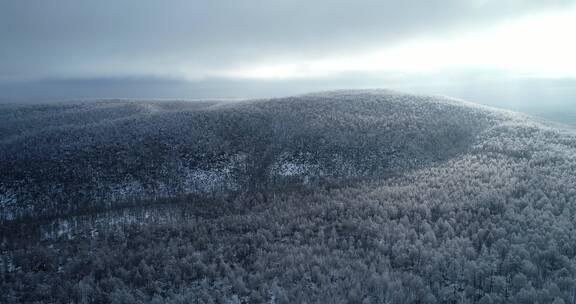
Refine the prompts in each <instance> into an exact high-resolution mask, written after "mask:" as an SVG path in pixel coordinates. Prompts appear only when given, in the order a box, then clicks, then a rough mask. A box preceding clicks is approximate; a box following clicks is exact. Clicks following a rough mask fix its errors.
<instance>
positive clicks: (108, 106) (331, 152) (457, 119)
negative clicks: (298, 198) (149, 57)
mask: <svg viewBox="0 0 576 304" xmlns="http://www.w3.org/2000/svg"><path fill="white" fill-rule="evenodd" d="M1 116H2V117H1V118H2V119H1V120H0V131H1V132H0V134H1V137H0V147H1V151H2V152H1V153H0V177H1V178H0V189H1V191H2V192H1V196H0V201H1V202H2V203H1V204H0V206H1V208H2V209H0V210H1V211H2V212H1V214H2V218H3V219H17V218H21V217H25V216H26V217H27V216H31V217H43V216H53V215H65V214H68V213H74V212H77V211H81V210H83V209H85V208H90V209H101V208H108V207H112V206H119V205H122V204H123V203H126V202H131V201H134V200H156V199H159V198H168V197H174V196H181V195H186V194H194V195H201V196H227V195H230V194H231V193H236V194H237V193H239V192H240V193H242V192H246V191H250V192H260V191H268V190H271V189H273V188H278V187H281V186H286V185H303V184H305V185H308V184H318V183H340V182H343V181H346V180H350V179H364V178H372V177H383V176H386V175H389V174H393V173H397V172H403V171H405V170H407V169H412V168H416V167H422V166H426V165H428V164H431V163H433V162H436V161H441V160H446V159H448V158H450V157H453V156H455V155H457V154H458V153H460V152H463V151H466V150H467V149H468V148H469V147H470V145H471V144H473V143H474V142H475V140H476V138H477V136H478V134H480V133H481V132H482V131H483V130H485V129H486V128H487V127H489V126H491V125H494V124H495V122H496V121H497V119H498V118H497V117H498V115H496V114H495V113H493V112H489V111H487V110H484V109H480V108H474V107H471V106H469V105H466V104H464V103H461V102H457V101H453V100H448V99H443V98H437V97H427V96H413V95H407V94H400V93H395V92H389V91H359V92H355V91H349V92H348V91H338V92H333V93H322V94H310V95H303V96H298V97H291V98H281V99H270V100H256V101H244V102H220V103H218V102H168V101H166V102H160V101H158V102H150V101H122V100H116V101H114V100H112V101H100V102H84V103H62V104H57V105H43V106H15V107H8V108H7V109H5V110H3V111H2V114H1Z"/></svg>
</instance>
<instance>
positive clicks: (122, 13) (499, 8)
mask: <svg viewBox="0 0 576 304" xmlns="http://www.w3.org/2000/svg"><path fill="white" fill-rule="evenodd" d="M573 3H574V1H568V0H546V1H541V0H524V1H522V0H469V1H463V0H403V1H382V0H373V1H372V0H355V1H351V0H350V1H343V0H317V1H302V0H275V1H271V0H244V1H239V0H210V1H209V0H206V1H189V0H173V1H152V0H98V1H96V0H86V1H77V0H50V1H46V0H3V1H0V38H1V41H2V43H0V75H1V76H3V78H4V79H38V78H54V77H60V78H74V77H119V76H131V77H134V76H136V77H138V76H143V75H145V76H162V77H163V76H170V77H181V76H187V77H190V78H198V77H204V76H210V75H212V74H213V73H214V72H217V71H219V70H223V69H224V70H229V69H233V68H235V67H246V66H249V65H250V64H266V63H274V62H278V61H281V62H289V61H291V60H313V59H315V58H323V57H325V56H334V55H341V54H347V55H353V54H354V53H355V52H359V51H362V52H367V51H369V50H371V49H381V48H386V47H390V46H394V45H396V44H398V43H401V42H402V41H404V40H409V39H414V38H416V37H428V36H436V35H450V34H454V33H457V32H462V31H470V30H473V29H477V28H484V27H487V26H492V25H495V24H498V22H502V21H505V20H508V19H512V18H517V17H519V16H523V15H526V14H530V13H532V12H534V11H542V10H554V9H560V8H563V7H567V6H569V5H571V4H573Z"/></svg>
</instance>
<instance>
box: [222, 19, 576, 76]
mask: <svg viewBox="0 0 576 304" xmlns="http://www.w3.org/2000/svg"><path fill="white" fill-rule="evenodd" d="M574 29H576V9H571V10H569V11H564V12H556V13H549V14H543V15H536V16H530V17H525V18H522V19H519V20H514V21H510V22H507V23H504V24H501V25H500V26H498V27H495V28H491V29H488V30H485V31H476V32H468V33H465V34H464V33H459V34H454V35H452V36H445V37H436V38H429V39H419V40H418V39H416V40H412V41H409V42H406V43H403V44H401V45H399V46H398V47H394V48H391V49H384V50H380V51H376V52H367V53H364V54H359V55H358V56H348V57H332V58H323V59H319V60H309V61H300V62H286V63H280V64H277V65H260V66H251V67H245V68H240V69H234V70H226V71H220V72H216V75H217V76H224V77H240V78H256V79H282V78H307V77H323V76H329V75H334V74H339V73H343V72H378V71H386V72H403V73H425V72H441V71H444V70H453V69H458V70H460V69H492V70H501V71H504V72H507V73H511V74H513V75H514V76H535V77H547V76H551V77H572V76H576V60H574V56H575V55H574V54H576V40H574V39H573V38H572V37H573V35H574Z"/></svg>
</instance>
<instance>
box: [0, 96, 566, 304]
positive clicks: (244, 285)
mask: <svg viewBox="0 0 576 304" xmlns="http://www.w3.org/2000/svg"><path fill="white" fill-rule="evenodd" d="M4 109H6V110H2V111H0V115H1V116H2V119H0V130H2V133H1V134H2V135H1V139H0V142H1V143H0V145H1V147H2V150H0V151H1V152H0V153H1V159H2V162H1V163H0V165H1V166H2V170H1V171H0V174H1V177H2V178H1V179H0V183H1V185H2V186H1V187H2V188H0V190H1V192H0V193H2V211H3V216H4V219H7V218H20V219H22V218H21V217H23V216H31V217H34V218H37V219H39V218H42V217H47V216H53V215H60V216H61V217H59V218H56V219H44V220H39V221H25V220H20V221H8V222H5V223H3V224H2V225H0V236H1V242H0V253H1V254H0V275H1V278H2V280H1V281H0V302H2V303H37V302H42V301H47V302H51V303H70V302H75V303H81V302H89V303H265V302H268V303H395V304H400V303H574V301H575V300H576V293H575V290H576V174H575V172H576V134H575V133H574V132H573V131H568V130H561V129H558V128H554V127H550V126H547V125H545V124H543V123H540V122H535V121H533V120H532V119H531V118H528V117H524V116H522V115H519V114H514V113H511V112H502V111H497V110H494V109H490V108H484V107H477V106H474V105H471V104H468V103H465V102H461V101H455V100H451V99H447V98H437V97H426V96H414V95H409V94H401V93H395V92H389V91H338V92H329V93H321V94H310V95H304V96H297V97H292V98H282V99H271V100H256V101H243V102H235V103H230V102H203V103H189V102H147V101H141V102H140V101H138V102H131V101H130V102H129V101H101V102H97V103H72V104H70V103H68V104H61V105H51V106H45V107H40V106H33V107H19V106H18V107H14V106H6V108H4ZM351 181H354V182H351ZM326 185H330V186H335V187H325V186H326ZM291 189H292V190H291ZM186 193H187V194H188V196H184V197H181V198H179V199H178V200H175V202H176V203H172V204H146V203H147V202H150V201H152V202H154V200H155V199H158V200H161V198H163V197H171V196H179V195H182V194H186ZM263 197H264V198H263ZM131 200H134V201H133V202H132V203H130V201H131ZM86 206H96V207H98V208H95V209H97V210H96V211H99V212H84V213H80V214H76V213H77V212H78V211H82V210H83V209H82V208H86ZM114 206H123V208H113V207H114ZM51 208H56V210H57V211H59V212H54V210H52V209H51ZM107 209H111V210H107ZM92 211H95V210H92ZM74 214H76V215H74Z"/></svg>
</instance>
